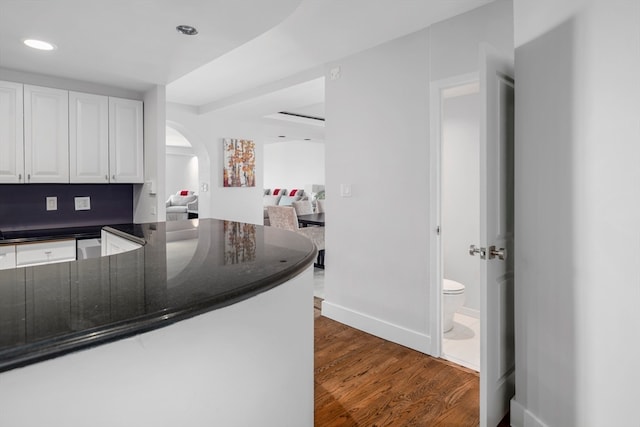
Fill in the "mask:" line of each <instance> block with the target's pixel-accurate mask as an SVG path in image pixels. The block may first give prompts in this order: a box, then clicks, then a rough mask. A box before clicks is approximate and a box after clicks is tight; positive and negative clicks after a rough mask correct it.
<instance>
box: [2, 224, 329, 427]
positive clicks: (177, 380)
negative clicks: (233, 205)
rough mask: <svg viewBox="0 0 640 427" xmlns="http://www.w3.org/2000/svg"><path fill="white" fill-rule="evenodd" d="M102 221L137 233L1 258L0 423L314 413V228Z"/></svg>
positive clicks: (258, 418) (229, 419) (299, 422)
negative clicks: (104, 247) (83, 248)
mask: <svg viewBox="0 0 640 427" xmlns="http://www.w3.org/2000/svg"><path fill="white" fill-rule="evenodd" d="M109 231H110V232H111V233H114V234H117V235H119V236H121V237H131V239H132V240H134V241H136V242H143V243H144V245H142V246H141V247H140V248H139V249H135V250H132V251H128V252H124V253H119V254H116V255H111V256H104V257H97V258H90V259H85V260H79V261H73V262H62V263H56V264H47V265H41V266H34V267H23V268H15V269H8V270H0V425H11V426H33V425H47V426H58V425H59V426H63V425H64V426H81V425H92V426H103V425H104V426H130V425H136V426H146V425H148V426H164V425H189V426H200V425H202V426H204V425H224V426H247V425H262V426H270V425H273V426H287V425H292V426H294V425H295V426H311V425H313V310H312V308H311V307H312V301H313V289H312V288H313V286H312V283H313V271H312V270H313V267H312V265H313V261H314V259H315V255H316V250H315V247H314V246H313V244H312V243H311V242H310V241H309V240H307V239H305V238H304V237H302V236H299V235H297V234H295V233H291V232H287V231H284V230H280V229H276V228H271V227H263V226H258V225H253V224H245V223H238V222H231V221H221V220H212V219H200V220H190V221H174V222H169V223H149V224H136V225H135V226H132V225H125V226H112V227H111V228H110V229H109ZM1 244H2V241H1V240H0V245H1Z"/></svg>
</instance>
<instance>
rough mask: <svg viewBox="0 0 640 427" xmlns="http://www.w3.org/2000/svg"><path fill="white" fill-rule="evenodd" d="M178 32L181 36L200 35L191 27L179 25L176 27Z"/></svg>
mask: <svg viewBox="0 0 640 427" xmlns="http://www.w3.org/2000/svg"><path fill="white" fill-rule="evenodd" d="M176 30H177V31H178V32H179V33H180V34H186V35H187V36H195V35H196V34H198V30H196V29H195V28H194V27H192V26H191V25H178V26H177V27H176Z"/></svg>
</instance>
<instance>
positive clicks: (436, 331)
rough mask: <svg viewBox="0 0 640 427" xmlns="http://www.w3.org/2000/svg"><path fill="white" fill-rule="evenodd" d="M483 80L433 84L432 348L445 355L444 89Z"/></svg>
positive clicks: (468, 77) (458, 79)
mask: <svg viewBox="0 0 640 427" xmlns="http://www.w3.org/2000/svg"><path fill="white" fill-rule="evenodd" d="M479 81H480V75H479V73H477V72H475V73H468V74H462V75H459V76H454V77H450V78H446V79H442V80H436V81H434V82H431V84H430V86H429V94H430V95H429V98H430V101H429V102H430V105H429V125H430V128H431V132H430V138H429V194H430V195H431V196H430V197H429V201H430V203H429V230H431V233H432V238H431V239H429V254H430V256H429V283H430V284H431V286H429V313H430V314H429V325H430V331H429V334H430V335H431V352H430V354H431V355H432V356H435V357H442V238H441V233H440V225H441V224H442V220H441V206H442V194H441V193H442V191H441V189H442V182H441V181H442V178H441V173H442V105H443V99H444V92H445V91H446V90H447V89H451V88H454V87H457V86H464V85H468V84H471V83H477V82H479Z"/></svg>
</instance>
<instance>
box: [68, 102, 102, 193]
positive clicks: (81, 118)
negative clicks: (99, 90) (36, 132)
mask: <svg viewBox="0 0 640 427" xmlns="http://www.w3.org/2000/svg"><path fill="white" fill-rule="evenodd" d="M69 181H70V182H72V183H108V182H109V99H108V97H106V96H100V95H92V94H88V93H80V92H69Z"/></svg>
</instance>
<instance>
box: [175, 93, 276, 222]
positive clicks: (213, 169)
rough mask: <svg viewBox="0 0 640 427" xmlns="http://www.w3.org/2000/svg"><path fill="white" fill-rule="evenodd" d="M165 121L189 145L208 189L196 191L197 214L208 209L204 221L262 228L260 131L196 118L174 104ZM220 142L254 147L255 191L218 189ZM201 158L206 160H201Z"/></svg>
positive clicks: (209, 115) (205, 117)
mask: <svg viewBox="0 0 640 427" xmlns="http://www.w3.org/2000/svg"><path fill="white" fill-rule="evenodd" d="M167 119H168V121H169V122H170V123H171V127H173V128H174V129H176V130H178V131H180V133H182V134H183V135H184V136H185V137H186V138H187V140H189V142H190V143H191V144H192V146H193V148H194V150H195V151H196V154H198V159H199V162H198V168H199V170H200V178H201V183H202V182H206V183H207V184H208V185H209V191H208V192H205V193H203V192H202V191H199V194H200V196H199V197H198V209H199V211H201V210H202V209H209V212H208V213H204V215H205V217H210V218H218V219H226V220H231V221H243V222H249V223H253V224H262V221H263V218H264V211H263V198H262V195H263V193H262V189H263V185H262V182H263V181H262V177H263V163H262V161H263V140H264V132H263V131H262V129H261V128H260V127H259V126H256V125H252V124H247V123H239V122H233V121H230V120H223V119H217V118H216V116H215V114H213V113H207V114H198V112H197V110H196V109H192V108H188V107H184V106H180V105H176V104H168V105H167ZM223 138H243V139H252V140H253V141H254V142H255V143H256V186H255V187H245V188H224V187H223V186H222V165H223V157H222V154H223V152H222V139H223ZM198 150H200V151H198ZM204 156H206V157H207V160H204ZM205 212H206V211H205ZM198 213H199V214H200V212H198Z"/></svg>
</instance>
